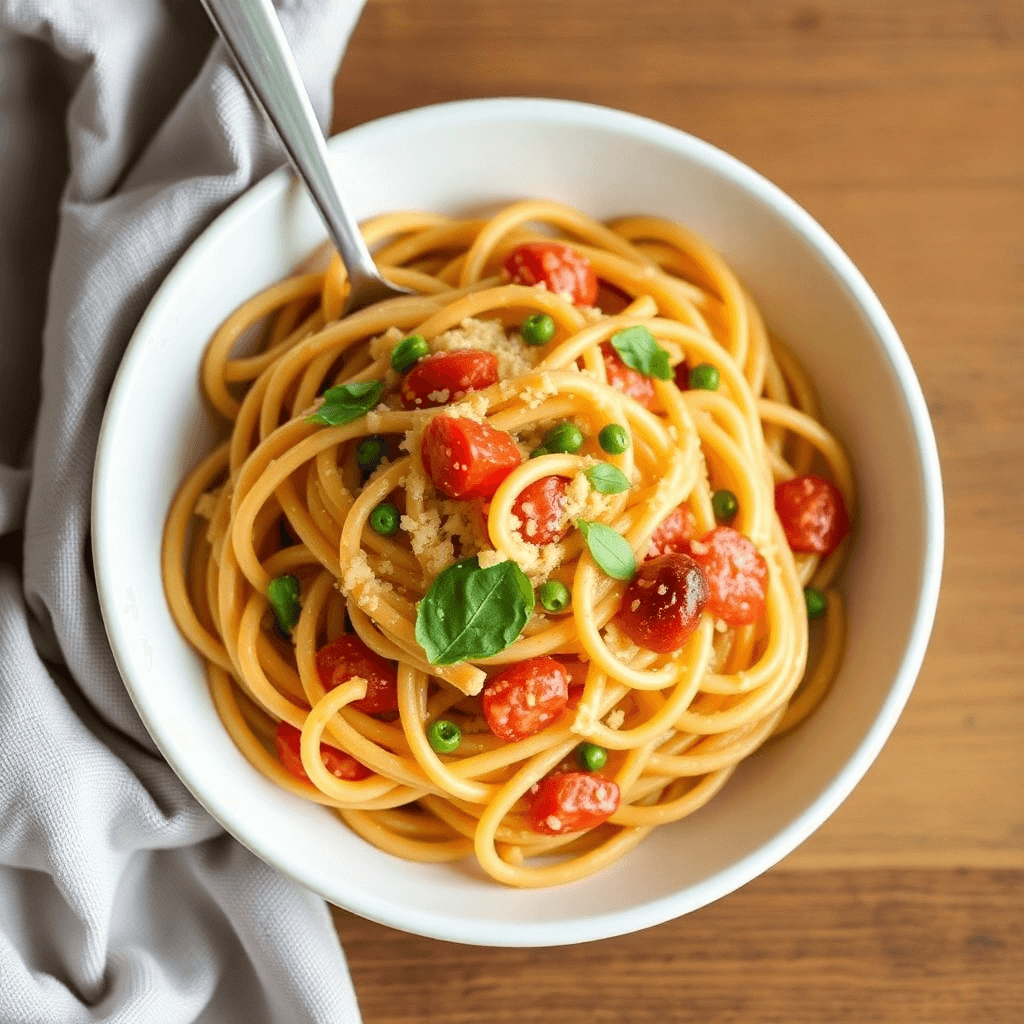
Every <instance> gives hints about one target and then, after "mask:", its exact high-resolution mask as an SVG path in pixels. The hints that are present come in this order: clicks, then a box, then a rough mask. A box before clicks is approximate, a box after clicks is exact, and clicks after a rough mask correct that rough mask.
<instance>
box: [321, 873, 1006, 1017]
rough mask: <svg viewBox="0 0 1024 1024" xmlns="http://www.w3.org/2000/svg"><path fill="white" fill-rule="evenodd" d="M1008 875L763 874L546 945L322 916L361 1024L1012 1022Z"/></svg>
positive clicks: (342, 916)
mask: <svg viewBox="0 0 1024 1024" xmlns="http://www.w3.org/2000/svg"><path fill="white" fill-rule="evenodd" d="M1022 883H1024V875H1022V874H1021V873H1020V872H1008V871H1001V872H1000V871H966V870H961V871H926V872H922V871H881V870H872V871H835V872H832V871H822V872H814V873H811V874H800V875H795V874H791V873H788V872H782V871H777V872H773V873H771V874H769V875H766V876H764V877H762V878H760V879H758V880H757V881H755V882H753V883H751V884H750V885H748V886H747V887H746V888H744V889H742V890H741V891H739V892H736V893H734V894H733V895H732V896H730V897H728V898H727V899H724V900H722V901H721V902H719V903H717V904H715V905H713V906H710V907H705V908H704V909H703V910H700V911H698V912H697V913H694V914H690V915H688V916H687V917H684V918H681V919H679V920H677V921H672V922H669V923H668V924H664V925H661V926H660V927H658V928H654V929H651V930H649V931H646V932H640V933H639V934H635V935H627V936H622V937H620V938H616V939H606V940H604V941H602V942H593V943H588V944H585V945H582V946H567V947H562V948H560V949H542V950H530V949H522V950H498V949H481V948H475V947H466V946H456V945H452V944H450V943H445V942H434V941H431V940H429V939H419V938H414V937H411V936H408V935H404V934H402V933H400V932H396V931H392V930H391V929H390V928H384V927H382V926H380V925H373V924H369V923H368V922H365V921H360V920H358V919H357V918H354V917H352V916H350V915H343V914H341V913H340V912H339V913H338V915H337V923H338V932H339V935H340V936H341V940H342V943H343V945H344V947H345V950H346V952H347V954H348V961H349V966H350V968H351V971H352V976H353V980H354V982H355V986H356V991H357V992H358V993H359V997H360V1001H361V1003H362V1009H363V1013H364V1015H365V1019H366V1021H367V1022H368V1024H371V1022H372V1024H428V1022H430V1024H434V1022H438V1021H444V1022H445V1024H484V1022H490V1021H510V1022H511V1021H515V1022H516V1024H551V1022H552V1021H558V1022H559V1024H605V1022H607V1024H612V1022H615V1024H618V1022H628V1024H664V1022H665V1021H666V1020H667V1021H671V1022H672V1024H707V1022H708V1021H714V1022H715V1024H752V1022H757V1024H769V1022H772V1024H774V1022H778V1024H805V1022H806V1024H826V1022H830V1021H842V1022H843V1024H850V1022H856V1024H891V1022H893V1021H900V1022H906V1024H911V1022H913V1024H964V1022H968V1021H970V1022H975V1021H976V1022H978V1024H982V1022H984V1024H1020V1021H1021V1020H1022V1019H1024V1017H1022V1009H1021V1008H1022V1006H1024V958H1022V956H1021V940H1022V935H1021V917H1020V913H1019V906H1020V904H1019V892H1020V888H1021V885H1022Z"/></svg>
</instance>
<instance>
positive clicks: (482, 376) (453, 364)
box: [402, 349, 498, 409]
mask: <svg viewBox="0 0 1024 1024" xmlns="http://www.w3.org/2000/svg"><path fill="white" fill-rule="evenodd" d="M497 383H498V357H497V356H496V355H495V354H494V353H493V352H482V351H481V350H480V349H465V350H459V351H452V352H434V353H432V354H431V355H429V356H424V357H423V358H422V359H421V360H420V361H419V362H418V363H417V364H416V365H415V366H414V367H413V368H412V369H411V370H410V371H409V372H408V373H407V374H406V375H405V376H404V377H403V378H402V404H403V405H404V406H405V407H406V409H431V408H434V407H436V406H439V405H448V404H449V403H450V402H456V401H458V400H459V399H460V398H462V397H463V396H465V395H468V394H469V393H470V392H471V391H481V390H483V389H484V388H489V387H490V386H491V385H492V384H497Z"/></svg>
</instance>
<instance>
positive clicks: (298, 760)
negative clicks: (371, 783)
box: [274, 721, 373, 782]
mask: <svg viewBox="0 0 1024 1024" xmlns="http://www.w3.org/2000/svg"><path fill="white" fill-rule="evenodd" d="M274 746H275V747H276V748H277V757H278V760H279V761H280V762H281V764H282V766H283V767H284V768H285V770H286V771H289V772H291V774H292V775H294V776H295V778H297V779H302V781H303V782H309V776H308V775H307V774H306V769H305V768H304V767H303V766H302V754H301V746H302V733H301V732H300V731H299V730H298V729H296V728H295V726H294V725H289V724H288V723H287V722H284V721H281V722H278V723H277V732H276V733H275V734H274ZM320 756H321V757H322V758H323V762H324V767H325V768H326V769H327V770H328V771H329V772H330V773H331V774H332V775H333V776H334V777H335V778H336V779H344V780H345V781H346V782H358V781H359V780H360V779H366V778H369V776H371V775H372V774H373V772H372V771H371V770H370V769H369V768H367V767H366V765H365V764H363V763H362V761H357V760H356V759H355V758H354V757H353V756H352V755H351V754H346V753H345V751H344V750H339V749H338V748H337V747H332V746H331V745H330V744H328V743H321V744H320Z"/></svg>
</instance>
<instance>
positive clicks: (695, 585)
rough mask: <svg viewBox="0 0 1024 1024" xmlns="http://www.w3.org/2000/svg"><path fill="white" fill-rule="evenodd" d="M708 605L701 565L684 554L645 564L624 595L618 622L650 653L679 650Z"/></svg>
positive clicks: (667, 556)
mask: <svg viewBox="0 0 1024 1024" xmlns="http://www.w3.org/2000/svg"><path fill="white" fill-rule="evenodd" d="M707 603H708V584H707V581H706V580H705V579H704V573H703V572H701V568H700V566H699V565H698V564H697V563H696V562H695V561H694V560H693V559H692V558H691V557H690V556H689V555H684V554H682V553H681V552H673V553H672V554H668V555H659V556H658V557H657V558H652V559H650V561H647V562H644V563H643V565H641V566H640V568H639V569H637V571H636V575H635V576H634V577H633V579H632V580H630V582H629V586H628V587H626V590H625V592H624V593H623V595H622V606H621V608H620V609H619V614H618V623H619V625H620V626H621V627H622V631H623V632H624V633H625V634H626V636H628V637H629V639H630V640H632V641H633V643H635V644H638V645H639V646H640V647H646V648H647V649H648V650H649V651H658V652H659V653H665V652H666V651H678V650H679V648H680V647H682V646H683V644H685V643H686V641H687V640H688V639H689V636H690V634H691V633H692V632H693V631H694V630H695V629H696V628H697V623H699V622H700V617H701V615H702V614H703V612H704V609H705V607H706V606H707Z"/></svg>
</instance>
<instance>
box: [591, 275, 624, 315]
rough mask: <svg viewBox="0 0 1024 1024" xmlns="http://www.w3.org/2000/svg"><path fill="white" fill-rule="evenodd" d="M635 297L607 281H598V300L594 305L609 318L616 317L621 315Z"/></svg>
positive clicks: (599, 279)
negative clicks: (618, 314)
mask: <svg viewBox="0 0 1024 1024" xmlns="http://www.w3.org/2000/svg"><path fill="white" fill-rule="evenodd" d="M632 301H633V297H632V296H631V295H629V294H628V293H626V292H624V291H623V290H622V289H621V288H618V287H616V286H615V285H614V284H609V283H608V282H607V281H602V280H601V278H598V279H597V298H596V299H595V300H594V305H595V306H597V308H598V309H599V310H601V312H602V313H604V314H605V315H607V316H615V314H616V313H621V312H622V311H623V310H624V309H625V308H626V307H627V306H628V305H629V304H630V303H631V302H632Z"/></svg>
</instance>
